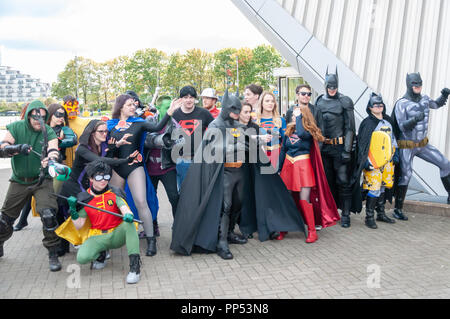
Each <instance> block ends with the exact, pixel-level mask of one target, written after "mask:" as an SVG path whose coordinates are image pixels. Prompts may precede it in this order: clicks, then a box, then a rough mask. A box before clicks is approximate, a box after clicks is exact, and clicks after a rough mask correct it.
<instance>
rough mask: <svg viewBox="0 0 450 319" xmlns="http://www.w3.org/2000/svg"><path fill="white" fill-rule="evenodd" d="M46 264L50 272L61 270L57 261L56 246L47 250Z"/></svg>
mask: <svg viewBox="0 0 450 319" xmlns="http://www.w3.org/2000/svg"><path fill="white" fill-rule="evenodd" d="M48 262H49V265H50V271H60V270H61V268H62V267H61V263H60V262H59V260H58V246H55V247H50V248H48Z"/></svg>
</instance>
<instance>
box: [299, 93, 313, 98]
mask: <svg viewBox="0 0 450 319" xmlns="http://www.w3.org/2000/svg"><path fill="white" fill-rule="evenodd" d="M297 95H301V96H309V97H311V96H312V93H311V92H297Z"/></svg>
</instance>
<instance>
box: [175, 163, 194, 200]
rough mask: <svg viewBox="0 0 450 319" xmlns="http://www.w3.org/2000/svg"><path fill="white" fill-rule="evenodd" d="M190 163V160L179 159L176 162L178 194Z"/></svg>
mask: <svg viewBox="0 0 450 319" xmlns="http://www.w3.org/2000/svg"><path fill="white" fill-rule="evenodd" d="M191 163H192V161H191V160H190V159H183V158H180V159H178V160H177V186H178V192H180V190H181V184H182V183H183V181H184V178H185V177H186V174H187V171H188V169H189V166H191Z"/></svg>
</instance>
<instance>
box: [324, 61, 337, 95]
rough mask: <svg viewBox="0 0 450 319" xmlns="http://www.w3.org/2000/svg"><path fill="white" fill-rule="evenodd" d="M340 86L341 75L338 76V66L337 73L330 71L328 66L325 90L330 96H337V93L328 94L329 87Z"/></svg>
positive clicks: (332, 88) (335, 87)
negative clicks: (333, 94)
mask: <svg viewBox="0 0 450 319" xmlns="http://www.w3.org/2000/svg"><path fill="white" fill-rule="evenodd" d="M338 88H339V76H338V70H337V67H336V74H331V73H328V67H327V74H326V75H325V90H326V94H327V96H328V97H330V98H336V97H337V93H336V95H335V96H329V95H328V89H331V90H334V89H338Z"/></svg>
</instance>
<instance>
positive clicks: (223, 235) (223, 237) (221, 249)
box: [217, 213, 233, 259]
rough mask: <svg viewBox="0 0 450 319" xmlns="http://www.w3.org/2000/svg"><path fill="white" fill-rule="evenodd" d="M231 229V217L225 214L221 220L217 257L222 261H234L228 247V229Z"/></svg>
mask: <svg viewBox="0 0 450 319" xmlns="http://www.w3.org/2000/svg"><path fill="white" fill-rule="evenodd" d="M229 227H230V216H228V215H227V214H225V213H223V214H222V217H221V218H220V226H219V241H218V242H217V255H219V256H220V257H221V258H222V259H233V254H231V252H230V248H229V247H228V239H227V237H228V228H229Z"/></svg>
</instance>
